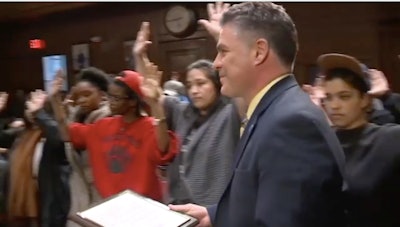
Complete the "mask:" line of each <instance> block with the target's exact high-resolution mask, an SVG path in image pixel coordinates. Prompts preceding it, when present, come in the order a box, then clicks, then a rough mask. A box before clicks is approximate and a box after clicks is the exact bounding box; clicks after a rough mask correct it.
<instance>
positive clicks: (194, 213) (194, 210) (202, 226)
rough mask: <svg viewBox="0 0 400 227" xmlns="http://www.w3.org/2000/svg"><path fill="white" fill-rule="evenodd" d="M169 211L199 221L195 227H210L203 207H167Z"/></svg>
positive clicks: (192, 205) (187, 205)
mask: <svg viewBox="0 0 400 227" xmlns="http://www.w3.org/2000/svg"><path fill="white" fill-rule="evenodd" d="M168 206H169V208H170V209H171V210H174V211H177V212H181V213H184V214H187V215H189V216H191V217H194V218H196V219H197V220H199V224H198V225H197V227H211V220H210V216H209V215H208V212H207V209H206V208H205V207H202V206H199V205H195V204H191V203H189V204H185V205H168Z"/></svg>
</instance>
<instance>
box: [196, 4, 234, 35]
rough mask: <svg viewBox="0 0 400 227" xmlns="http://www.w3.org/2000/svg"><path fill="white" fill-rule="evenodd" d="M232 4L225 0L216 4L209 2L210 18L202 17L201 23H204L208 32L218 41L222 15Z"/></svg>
mask: <svg viewBox="0 0 400 227" xmlns="http://www.w3.org/2000/svg"><path fill="white" fill-rule="evenodd" d="M229 6H230V4H228V3H223V2H216V3H215V4H212V3H209V4H207V11H208V20H205V19H201V20H199V21H198V23H199V24H201V25H203V26H204V28H205V29H206V30H207V31H208V33H209V34H210V35H211V36H212V37H214V39H215V40H216V41H218V37H219V32H220V30H221V25H220V21H221V19H222V15H223V14H224V12H225V11H227V10H228V8H229Z"/></svg>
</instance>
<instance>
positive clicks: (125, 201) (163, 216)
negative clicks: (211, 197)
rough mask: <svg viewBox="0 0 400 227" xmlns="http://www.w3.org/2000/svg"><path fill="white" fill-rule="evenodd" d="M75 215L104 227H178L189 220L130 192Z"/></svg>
mask: <svg viewBox="0 0 400 227" xmlns="http://www.w3.org/2000/svg"><path fill="white" fill-rule="evenodd" d="M77 215H78V216H80V217H82V218H84V219H89V220H91V221H92V222H95V223H96V224H98V225H100V226H104V227H132V226H141V227H178V226H182V225H183V224H185V223H186V222H189V221H190V220H191V218H190V217H189V216H187V215H184V214H180V213H177V212H174V211H171V210H170V209H169V208H168V206H166V205H164V204H162V203H159V202H157V201H154V200H151V199H149V198H145V197H142V196H140V195H138V194H136V193H133V192H131V191H125V192H122V193H121V194H119V195H118V196H116V197H114V198H112V199H110V200H108V201H106V202H103V203H101V204H99V205H97V206H94V207H92V208H90V209H88V210H86V211H83V212H80V213H77Z"/></svg>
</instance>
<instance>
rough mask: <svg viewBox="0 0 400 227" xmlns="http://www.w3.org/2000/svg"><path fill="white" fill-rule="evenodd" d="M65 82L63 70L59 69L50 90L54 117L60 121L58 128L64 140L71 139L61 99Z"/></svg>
mask: <svg viewBox="0 0 400 227" xmlns="http://www.w3.org/2000/svg"><path fill="white" fill-rule="evenodd" d="M63 83H64V76H63V72H62V71H61V70H59V71H58V72H57V75H56V78H55V80H54V81H53V83H52V87H51V92H50V102H51V106H52V108H53V111H54V117H55V119H56V121H57V123H58V129H59V132H60V134H61V137H62V138H63V140H64V141H69V140H70V138H69V133H68V125H67V116H66V113H65V109H64V107H63V102H62V100H61V92H60V91H61V88H62V85H63Z"/></svg>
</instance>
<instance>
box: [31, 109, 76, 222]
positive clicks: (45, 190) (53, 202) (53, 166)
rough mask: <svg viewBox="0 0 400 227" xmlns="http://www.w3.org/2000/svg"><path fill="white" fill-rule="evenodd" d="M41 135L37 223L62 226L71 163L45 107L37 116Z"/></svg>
mask: <svg viewBox="0 0 400 227" xmlns="http://www.w3.org/2000/svg"><path fill="white" fill-rule="evenodd" d="M36 122H37V123H38V124H39V126H40V127H41V129H42V131H43V133H44V137H45V138H46V140H45V142H44V144H43V153H42V158H41V161H40V165H39V176H38V182H39V196H40V222H41V224H40V226H42V227H54V226H60V227H62V226H65V225H66V222H67V217H68V212H69V208H70V193H69V175H70V171H71V170H70V166H69V164H68V161H67V158H66V156H65V146H64V141H63V140H62V138H61V135H60V133H59V130H58V125H57V122H56V121H55V120H54V119H53V118H52V117H50V116H49V115H48V114H47V113H46V112H45V111H44V110H40V111H39V112H38V113H37V115H36Z"/></svg>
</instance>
